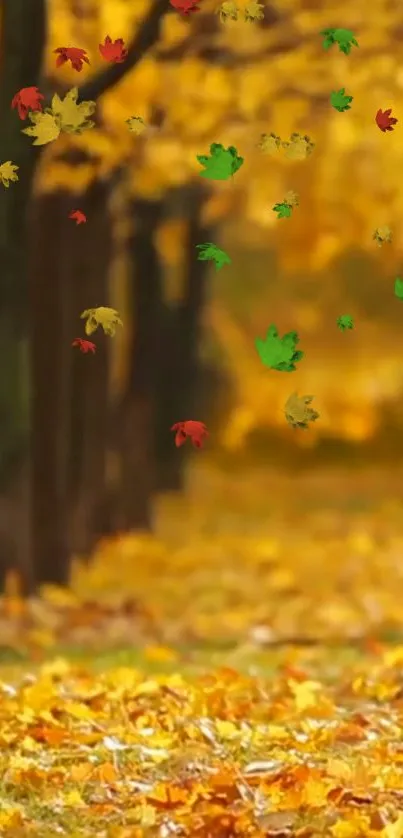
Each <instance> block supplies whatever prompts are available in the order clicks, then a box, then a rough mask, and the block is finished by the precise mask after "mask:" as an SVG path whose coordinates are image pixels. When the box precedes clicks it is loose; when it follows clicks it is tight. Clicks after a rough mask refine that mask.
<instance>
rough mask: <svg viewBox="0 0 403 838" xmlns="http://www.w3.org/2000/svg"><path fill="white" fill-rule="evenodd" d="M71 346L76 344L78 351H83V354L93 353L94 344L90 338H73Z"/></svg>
mask: <svg viewBox="0 0 403 838" xmlns="http://www.w3.org/2000/svg"><path fill="white" fill-rule="evenodd" d="M71 345H72V346H78V348H79V350H80V352H84V355H87V353H88V352H92V353H93V354H94V353H95V350H96V346H95V343H92V341H90V340H85V338H74V340H73V342H72V344H71Z"/></svg>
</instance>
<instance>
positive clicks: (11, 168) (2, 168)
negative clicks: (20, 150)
mask: <svg viewBox="0 0 403 838" xmlns="http://www.w3.org/2000/svg"><path fill="white" fill-rule="evenodd" d="M18 169H19V166H16V165H15V163H12V162H11V160H7V161H6V162H5V163H2V164H1V165H0V181H1V182H2V184H3V186H5V187H6V189H8V187H9V186H10V183H14V182H15V181H17V180H18V175H17V171H18Z"/></svg>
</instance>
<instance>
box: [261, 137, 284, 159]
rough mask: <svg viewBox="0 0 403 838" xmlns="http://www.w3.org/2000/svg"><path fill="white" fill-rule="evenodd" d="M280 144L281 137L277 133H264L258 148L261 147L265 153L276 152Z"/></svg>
mask: <svg viewBox="0 0 403 838" xmlns="http://www.w3.org/2000/svg"><path fill="white" fill-rule="evenodd" d="M280 145H281V139H280V137H277V135H276V134H273V133H272V134H262V136H261V138H260V143H259V144H258V148H260V151H262V152H263V154H275V153H276V151H278V150H279V148H280Z"/></svg>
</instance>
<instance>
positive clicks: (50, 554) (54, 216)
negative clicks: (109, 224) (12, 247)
mask: <svg viewBox="0 0 403 838" xmlns="http://www.w3.org/2000/svg"><path fill="white" fill-rule="evenodd" d="M66 210H67V205H66V196H65V194H60V193H57V194H52V195H45V196H43V197H41V198H39V199H38V200H37V201H36V203H35V207H34V211H33V213H32V229H31V234H32V242H31V260H30V303H31V358H30V360H31V385H32V391H31V452H32V467H31V516H32V520H31V532H32V556H33V564H34V570H35V579H36V582H37V584H41V583H44V582H51V583H55V584H65V583H66V582H67V581H68V576H69V558H70V544H69V540H68V534H69V505H68V500H69V496H68V471H67V459H68V451H69V438H70V401H71V386H70V385H71V381H70V371H71V357H72V355H71V353H72V348H71V345H70V344H71V334H69V321H70V318H71V312H70V311H69V304H70V299H69V296H70V295H69V287H68V283H67V282H66V280H67V279H68V276H67V277H66V272H65V269H64V265H63V260H62V258H61V254H63V252H64V242H63V234H64V230H65V226H64V225H65V218H64V216H65V214H66ZM77 232H78V231H77ZM83 360H84V359H83Z"/></svg>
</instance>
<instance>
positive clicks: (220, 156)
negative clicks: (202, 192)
mask: <svg viewBox="0 0 403 838" xmlns="http://www.w3.org/2000/svg"><path fill="white" fill-rule="evenodd" d="M196 157H197V160H198V161H199V163H201V165H202V166H204V169H205V171H204V172H200V175H201V177H205V178H209V179H210V180H228V178H230V177H231V176H232V175H234V174H235V172H237V171H238V169H240V168H241V166H242V163H243V162H244V158H243V157H240V156H239V154H238V151H237V149H236V148H235V146H233V145H230V146H229V147H228V148H224V146H223V145H221V143H212V145H211V146H210V156H209V155H208V154H197V155H196Z"/></svg>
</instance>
